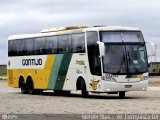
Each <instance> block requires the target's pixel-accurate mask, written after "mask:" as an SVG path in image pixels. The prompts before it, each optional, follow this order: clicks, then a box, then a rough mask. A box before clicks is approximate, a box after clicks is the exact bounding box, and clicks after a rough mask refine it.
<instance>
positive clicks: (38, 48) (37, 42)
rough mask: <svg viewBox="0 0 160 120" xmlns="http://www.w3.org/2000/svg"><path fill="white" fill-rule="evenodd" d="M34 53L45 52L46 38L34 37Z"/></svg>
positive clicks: (41, 53)
mask: <svg viewBox="0 0 160 120" xmlns="http://www.w3.org/2000/svg"><path fill="white" fill-rule="evenodd" d="M34 54H35V55H43V54H45V38H34Z"/></svg>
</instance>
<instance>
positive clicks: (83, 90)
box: [81, 79, 88, 98]
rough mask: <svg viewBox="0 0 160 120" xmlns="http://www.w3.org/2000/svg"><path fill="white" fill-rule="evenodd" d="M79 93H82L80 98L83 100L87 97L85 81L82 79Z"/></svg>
mask: <svg viewBox="0 0 160 120" xmlns="http://www.w3.org/2000/svg"><path fill="white" fill-rule="evenodd" d="M81 92H82V97H83V98H87V97H88V91H87V89H86V84H85V81H84V80H83V79H82V80H81Z"/></svg>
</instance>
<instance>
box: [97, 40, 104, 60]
mask: <svg viewBox="0 0 160 120" xmlns="http://www.w3.org/2000/svg"><path fill="white" fill-rule="evenodd" d="M97 44H98V45H99V54H100V55H99V57H100V58H101V57H103V56H104V55H105V46H104V43H103V42H99V41H98V42H97Z"/></svg>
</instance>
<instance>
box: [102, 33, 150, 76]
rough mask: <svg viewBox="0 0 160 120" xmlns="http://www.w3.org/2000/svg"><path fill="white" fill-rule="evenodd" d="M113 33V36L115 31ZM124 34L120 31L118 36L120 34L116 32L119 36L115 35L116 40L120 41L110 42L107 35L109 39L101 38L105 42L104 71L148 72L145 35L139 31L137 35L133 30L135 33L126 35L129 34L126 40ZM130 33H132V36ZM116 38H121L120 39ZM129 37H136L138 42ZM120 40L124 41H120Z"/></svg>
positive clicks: (116, 72) (117, 72) (121, 72)
mask: <svg viewBox="0 0 160 120" xmlns="http://www.w3.org/2000/svg"><path fill="white" fill-rule="evenodd" d="M125 33H127V32H125ZM102 34H103V32H102V33H101V38H103V37H102ZM104 34H105V32H104ZM111 34H112V36H114V35H113V32H112V33H111ZM122 34H123V33H120V36H119V37H118V34H117V32H116V35H117V36H116V35H115V36H114V37H115V41H118V42H113V40H112V42H110V41H109V37H108V36H107V35H105V36H106V37H108V38H106V39H108V40H106V39H105V40H104V38H103V39H101V41H103V42H104V43H105V56H104V57H103V71H104V72H105V73H111V74H140V73H144V72H147V71H148V66H147V65H148V62H147V61H148V60H147V54H146V47H145V44H144V42H143V37H140V36H141V35H140V34H139V33H138V32H137V33H136V34H137V35H136V34H135V33H133V32H132V34H133V35H132V34H131V33H129V34H127V35H125V37H126V36H127V37H126V38H127V39H126V40H125V37H123V35H122ZM138 34H139V35H138ZM129 35H131V36H132V37H131V36H129ZM133 36H134V37H133ZM136 36H137V37H136ZM116 38H119V40H118V39H116ZM129 38H131V39H132V38H135V39H136V42H134V40H133V39H132V40H130V39H129ZM112 39H113V37H112ZM120 40H122V41H121V42H120ZM123 41H127V42H123ZM130 41H131V42H130ZM138 41H139V42H138Z"/></svg>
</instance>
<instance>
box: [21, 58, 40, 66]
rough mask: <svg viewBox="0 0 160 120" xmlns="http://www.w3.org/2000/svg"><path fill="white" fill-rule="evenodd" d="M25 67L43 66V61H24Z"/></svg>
mask: <svg viewBox="0 0 160 120" xmlns="http://www.w3.org/2000/svg"><path fill="white" fill-rule="evenodd" d="M22 65H23V66H31V65H42V59H41V58H40V59H22Z"/></svg>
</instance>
